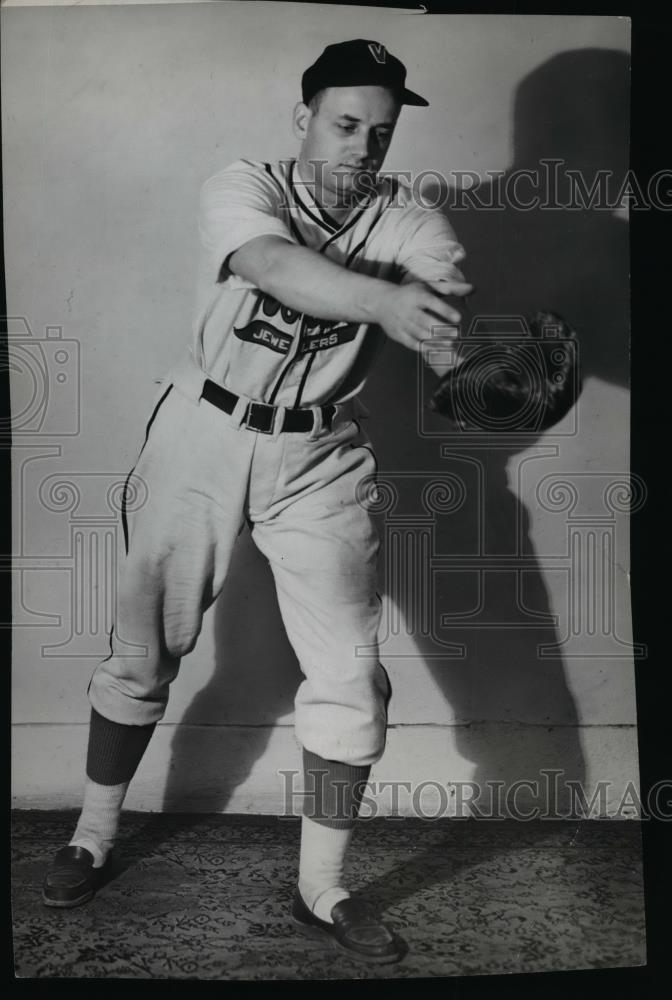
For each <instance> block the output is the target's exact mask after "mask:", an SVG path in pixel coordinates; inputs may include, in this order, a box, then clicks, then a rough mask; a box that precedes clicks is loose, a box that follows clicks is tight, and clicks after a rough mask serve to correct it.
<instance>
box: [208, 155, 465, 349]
mask: <svg viewBox="0 0 672 1000" xmlns="http://www.w3.org/2000/svg"><path fill="white" fill-rule="evenodd" d="M281 198H282V192H280V191H278V190H277V189H276V187H275V186H274V185H273V183H272V182H271V181H270V180H269V181H267V179H266V178H265V177H264V176H263V171H260V170H259V168H258V166H255V165H253V164H246V163H245V161H239V162H238V163H236V164H232V166H231V167H228V168H227V169H226V170H223V171H221V172H220V173H219V174H217V175H215V177H213V178H210V180H209V181H206V183H205V184H204V185H203V187H202V189H201V202H200V214H199V228H200V233H201V240H202V243H203V245H204V247H205V248H206V249H207V250H208V251H209V253H210V254H211V255H212V257H213V259H214V260H216V261H217V268H218V273H219V280H225V279H226V277H227V276H230V275H231V274H235V275H237V276H238V277H240V278H242V279H244V280H245V281H248V282H250V283H251V284H252V285H254V286H255V287H256V288H260V289H261V290H262V291H263V292H266V293H267V294H268V295H272V296H273V297H274V298H276V299H277V300H278V301H279V302H281V303H282V304H283V305H286V306H288V307H289V308H290V309H294V310H296V311H297V312H302V313H307V314H309V315H311V316H316V317H318V318H320V319H327V320H337V321H338V320H340V321H344V322H350V323H376V324H378V325H380V326H381V327H382V328H383V329H384V330H385V332H386V333H387V334H388V336H389V337H391V338H392V339H393V340H397V341H398V342H399V343H401V344H403V345H404V346H405V347H409V348H411V349H413V350H420V349H421V344H422V342H423V340H426V339H427V338H428V337H430V336H431V334H432V329H433V328H434V327H436V325H437V323H444V324H456V323H459V321H460V314H459V313H458V311H457V310H456V309H455V308H453V307H452V306H450V305H449V304H448V303H446V302H445V300H444V298H443V296H445V295H457V296H459V295H464V294H467V293H468V292H469V291H470V289H471V286H470V285H467V284H466V283H464V282H461V281H457V280H456V281H454V282H451V283H450V288H448V286H447V283H446V282H445V281H442V282H441V283H440V284H439V283H436V284H432V283H429V282H423V281H417V282H415V281H411V282H408V283H406V284H403V285H397V284H395V283H393V282H390V281H385V280H383V279H381V278H373V277H369V276H368V275H364V274H358V273H357V272H354V271H349V270H347V269H346V268H345V267H342V266H341V265H340V264H338V263H336V262H335V261H333V260H329V259H328V258H326V257H325V256H324V255H322V254H320V253H318V252H317V251H315V250H312V249H310V248H309V247H305V246H301V245H299V244H298V243H297V242H296V241H295V240H294V238H293V235H292V233H291V232H290V230H289V228H288V227H287V225H286V224H285V223H284V222H283V221H282V218H281V212H280V211H279V202H280V199H281ZM439 291H440V294H439Z"/></svg>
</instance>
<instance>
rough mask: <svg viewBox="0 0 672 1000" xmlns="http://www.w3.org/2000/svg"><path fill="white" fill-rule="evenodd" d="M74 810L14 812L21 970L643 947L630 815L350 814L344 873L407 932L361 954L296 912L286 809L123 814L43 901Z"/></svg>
mask: <svg viewBox="0 0 672 1000" xmlns="http://www.w3.org/2000/svg"><path fill="white" fill-rule="evenodd" d="M75 821H76V814H75V813H74V812H70V813H68V812H59V813H54V812H17V813H15V814H14V819H13V927H14V951H15V970H16V974H17V975H18V976H19V977H30V978H40V979H42V978H60V977H76V978H113V979H114V978H122V979H178V980H181V979H205V980H210V979H214V980H217V979H222V980H291V979H295V980H304V979H406V978H415V977H437V976H456V975H475V974H492V973H516V972H544V971H550V970H558V971H559V970H567V969H594V968H612V967H624V966H637V965H642V964H644V961H645V933H644V897H643V887H642V871H641V834H640V828H639V825H638V824H637V823H636V822H634V821H625V822H619V821H609V820H606V821H599V820H594V821H584V822H582V823H581V822H580V823H576V822H574V823H570V822H568V821H547V822H543V821H536V822H532V823H519V822H515V821H503V822H502V821H500V822H487V821H483V820H481V821H479V820H473V819H467V820H453V819H441V820H438V821H434V822H431V821H423V820H416V819H375V820H367V821H361V822H360V825H359V827H358V829H357V831H356V835H355V838H354V839H353V843H352V847H351V850H350V856H349V866H348V875H349V883H348V884H349V885H350V886H351V887H353V888H355V887H356V888H357V890H358V891H361V890H365V891H366V893H367V897H368V898H369V899H371V900H372V902H373V903H374V904H375V905H377V906H378V907H379V908H380V909H381V911H382V912H383V913H384V916H385V919H386V920H387V922H388V923H389V924H390V925H391V926H393V927H394V929H395V931H396V932H397V933H398V934H399V935H400V936H401V937H402V938H403V939H404V940H405V942H406V944H407V945H408V953H407V954H406V956H405V957H404V958H403V959H402V961H400V962H398V963H396V964H394V965H388V966H380V965H378V966H374V967H370V966H368V965H367V964H366V963H361V962H359V961H356V960H353V959H351V958H350V957H349V956H347V955H343V954H342V953H341V952H340V951H337V950H336V949H335V948H334V947H333V945H332V944H331V942H330V940H329V939H328V938H325V940H324V941H321V940H316V939H315V938H314V937H311V936H310V935H309V934H308V933H307V932H306V931H304V930H302V929H301V928H300V927H297V926H296V925H295V924H293V923H292V921H291V919H290V917H289V907H290V902H291V897H292V894H293V891H294V886H295V884H296V878H297V864H298V842H299V820H298V819H296V818H279V819H278V818H275V817H266V816H203V815H200V814H190V815H179V816H178V815H157V814H147V813H125V814H124V815H123V817H122V826H121V834H120V838H119V843H118V848H117V851H116V863H115V868H114V871H113V877H112V878H111V879H110V880H109V881H108V882H107V884H106V885H105V886H103V887H102V888H101V889H100V890H99V892H98V893H97V895H96V897H95V898H94V899H93V900H92V901H91V902H90V903H88V904H86V905H84V906H80V907H77V908H75V909H71V910H54V909H50V908H47V907H45V906H43V905H42V901H41V885H42V879H43V877H44V873H45V870H46V868H47V867H48V865H49V863H50V859H51V857H52V855H53V853H54V852H55V851H56V850H57V849H58V848H59V847H61V846H63V844H65V843H67V840H68V838H69V836H70V834H71V832H72V830H73V829H74V826H75Z"/></svg>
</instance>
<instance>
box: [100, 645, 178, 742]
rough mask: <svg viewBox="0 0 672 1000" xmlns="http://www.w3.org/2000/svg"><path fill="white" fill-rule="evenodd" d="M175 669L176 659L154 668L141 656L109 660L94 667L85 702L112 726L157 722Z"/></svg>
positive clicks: (166, 700) (163, 708)
mask: <svg viewBox="0 0 672 1000" xmlns="http://www.w3.org/2000/svg"><path fill="white" fill-rule="evenodd" d="M179 665H180V661H179V659H168V658H167V657H164V658H163V660H162V661H161V662H160V663H159V664H157V663H156V662H152V661H151V660H149V659H148V658H144V657H142V656H136V657H128V656H125V657H122V656H112V657H110V658H109V659H107V660H103V662H102V663H99V664H98V666H97V667H96V669H95V671H94V673H93V675H92V677H91V680H90V681H89V686H88V689H87V695H88V699H89V702H90V704H91V705H92V707H93V708H95V710H96V711H97V712H98V713H99V714H100V715H102V716H104V717H105V718H106V719H109V720H110V721H112V722H119V723H121V724H123V725H137V726H144V725H149V723H152V722H160V720H161V719H162V718H163V716H164V715H165V712H166V706H167V705H168V696H169V691H170V685H171V684H172V682H173V681H174V680H175V678H176V676H177V673H178V670H179Z"/></svg>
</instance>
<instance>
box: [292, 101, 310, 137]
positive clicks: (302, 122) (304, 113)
mask: <svg viewBox="0 0 672 1000" xmlns="http://www.w3.org/2000/svg"><path fill="white" fill-rule="evenodd" d="M312 117H313V113H312V111H311V110H310V108H309V107H308V105H307V104H304V103H303V101H299V103H298V104H297V105H296V107H295V108H294V117H293V124H294V135H295V136H296V138H297V139H305V138H306V133H307V131H308V123H309V121H310V119H311V118H312Z"/></svg>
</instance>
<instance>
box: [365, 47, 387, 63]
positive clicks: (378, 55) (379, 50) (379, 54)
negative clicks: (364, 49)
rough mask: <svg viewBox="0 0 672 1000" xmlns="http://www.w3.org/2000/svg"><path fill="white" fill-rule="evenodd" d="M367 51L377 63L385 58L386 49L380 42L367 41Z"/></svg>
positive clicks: (382, 61)
mask: <svg viewBox="0 0 672 1000" xmlns="http://www.w3.org/2000/svg"><path fill="white" fill-rule="evenodd" d="M369 52H370V53H371V55H372V56H373V58H374V59H375V60H376V62H377V63H384V62H385V60H386V59H387V49H386V48H385V46H384V45H381V44H380V42H369Z"/></svg>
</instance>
